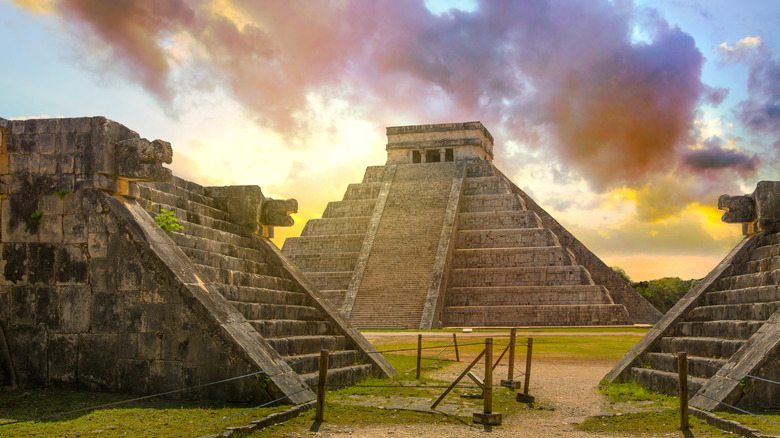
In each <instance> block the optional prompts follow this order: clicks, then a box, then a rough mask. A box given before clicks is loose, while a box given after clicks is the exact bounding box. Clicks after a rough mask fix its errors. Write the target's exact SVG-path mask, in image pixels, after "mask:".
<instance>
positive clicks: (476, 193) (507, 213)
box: [442, 162, 630, 326]
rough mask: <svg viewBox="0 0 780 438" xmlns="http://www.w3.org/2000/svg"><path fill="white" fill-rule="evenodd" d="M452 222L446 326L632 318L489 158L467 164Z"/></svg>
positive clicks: (623, 321) (594, 322) (611, 321)
mask: <svg viewBox="0 0 780 438" xmlns="http://www.w3.org/2000/svg"><path fill="white" fill-rule="evenodd" d="M456 224H457V225H456V227H457V231H456V236H455V243H454V248H453V249H452V258H451V262H450V269H449V277H448V282H447V289H446V295H445V302H444V306H445V307H444V311H443V316H442V322H443V323H444V325H445V326H516V325H553V326H554V325H602V324H629V323H630V319H629V315H628V312H627V311H626V309H625V307H624V306H623V305H621V304H615V303H614V302H613V301H612V298H611V297H610V295H609V293H608V292H607V290H606V288H604V287H603V286H597V285H594V283H593V281H592V279H591V277H590V274H589V273H588V271H587V270H586V269H585V268H584V267H582V266H579V265H577V264H576V261H575V260H574V256H573V254H572V253H571V252H570V251H569V250H567V249H566V248H564V247H563V246H561V245H560V243H559V242H558V239H557V237H556V236H555V235H554V234H553V233H552V232H551V230H549V229H546V228H543V227H542V225H541V222H540V219H539V217H538V216H537V215H536V213H534V212H533V211H531V210H527V209H526V206H525V203H524V202H523V200H522V198H520V197H519V196H518V195H516V194H513V193H512V192H511V191H510V190H509V187H508V185H507V182H506V180H505V179H504V178H503V177H502V176H499V175H496V173H495V171H494V167H493V165H492V164H491V163H489V162H475V163H470V164H469V166H468V167H467V170H466V178H465V179H464V183H463V189H462V193H461V198H460V210H459V213H458V219H457V223H456ZM572 303H576V304H572Z"/></svg>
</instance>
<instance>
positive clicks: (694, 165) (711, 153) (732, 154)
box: [683, 137, 759, 175]
mask: <svg viewBox="0 0 780 438" xmlns="http://www.w3.org/2000/svg"><path fill="white" fill-rule="evenodd" d="M721 146H722V140H721V139H720V138H718V137H713V138H711V139H708V140H707V141H705V142H704V148H702V149H696V150H693V151H689V152H687V153H686V154H684V155H683V162H684V163H685V165H686V166H687V167H688V168H689V169H691V170H693V171H696V172H701V171H707V170H719V171H722V170H732V171H734V172H737V173H739V174H742V175H747V174H751V173H753V172H755V171H756V169H757V168H758V164H759V160H758V156H756V155H755V154H754V155H748V154H745V153H742V152H739V151H736V150H734V149H724V148H722V147H721Z"/></svg>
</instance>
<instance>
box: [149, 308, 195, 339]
mask: <svg viewBox="0 0 780 438" xmlns="http://www.w3.org/2000/svg"><path fill="white" fill-rule="evenodd" d="M142 306H144V307H145V309H146V311H145V312H144V314H145V315H146V326H145V328H146V331H148V332H152V333H167V332H175V331H179V330H180V327H181V323H180V314H181V313H182V312H185V311H186V310H185V308H184V306H182V305H179V304H143V305H142Z"/></svg>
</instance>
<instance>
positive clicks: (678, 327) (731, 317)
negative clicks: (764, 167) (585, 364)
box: [607, 181, 780, 411]
mask: <svg viewBox="0 0 780 438" xmlns="http://www.w3.org/2000/svg"><path fill="white" fill-rule="evenodd" d="M719 207H720V208H722V209H726V210H728V211H727V212H726V213H725V214H724V217H723V220H724V221H725V222H730V223H731V222H737V223H742V224H743V230H744V232H745V234H746V237H745V239H743V240H742V241H741V242H740V243H739V244H737V246H736V247H734V249H732V251H731V252H730V253H729V254H728V255H727V256H726V257H725V258H724V259H723V261H721V263H720V264H719V265H718V266H717V267H716V268H715V269H714V270H713V271H712V272H710V273H709V274H708V275H707V276H706V277H705V278H704V279H703V280H702V281H701V282H700V283H699V284H697V285H696V286H695V287H694V288H693V289H692V290H691V291H690V292H689V293H688V294H687V295H685V296H684V297H683V298H682V299H681V300H680V301H679V302H678V303H677V304H676V305H675V306H674V307H673V308H672V309H670V310H669V312H667V313H666V315H664V317H663V318H662V319H661V320H660V321H659V322H658V323H657V324H656V325H655V327H653V329H652V330H650V332H649V333H648V334H647V335H646V336H645V337H644V338H642V339H641V340H640V342H639V343H637V344H636V345H635V346H634V347H633V348H632V349H631V351H629V352H628V353H627V354H626V356H625V357H624V358H623V359H622V360H621V361H620V362H619V363H618V365H617V366H615V368H613V369H612V371H610V373H609V374H608V375H607V379H608V380H609V381H613V382H615V381H635V382H638V383H640V384H642V385H645V386H647V387H649V388H652V389H654V390H656V391H659V392H664V393H667V394H672V395H673V394H676V393H677V387H678V374H677V372H678V363H677V362H678V361H677V354H678V353H680V352H685V353H686V354H687V357H688V385H689V393H690V394H691V404H692V405H693V406H696V407H699V408H701V409H707V410H716V409H718V410H720V409H726V408H727V407H728V406H727V405H731V406H737V407H739V408H741V409H748V410H752V411H755V409H778V408H780V383H770V381H774V382H780V350H778V348H780V233H779V232H778V231H780V230H779V229H778V226H777V224H778V222H780V220H779V219H780V182H769V181H762V182H760V183H759V184H758V186H757V188H756V191H755V192H754V193H753V194H752V195H745V196H740V197H734V198H732V197H729V196H725V195H724V196H722V197H721V199H720V200H719ZM748 376H755V377H758V379H756V378H752V377H748ZM762 379H764V380H762Z"/></svg>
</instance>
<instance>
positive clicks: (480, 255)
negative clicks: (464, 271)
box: [452, 246, 574, 269]
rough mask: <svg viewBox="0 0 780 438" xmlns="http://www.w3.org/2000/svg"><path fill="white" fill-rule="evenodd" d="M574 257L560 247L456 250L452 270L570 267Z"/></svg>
mask: <svg viewBox="0 0 780 438" xmlns="http://www.w3.org/2000/svg"><path fill="white" fill-rule="evenodd" d="M573 264H574V257H572V255H571V253H570V252H569V251H568V250H567V249H566V248H563V247H561V246H548V247H529V248H490V249H485V248H477V249H456V250H455V251H454V252H453V258H452V267H453V268H456V269H457V268H491V267H492V268H510V267H532V266H571V265H573Z"/></svg>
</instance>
